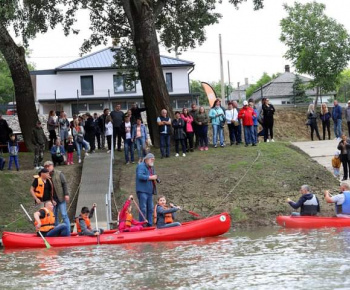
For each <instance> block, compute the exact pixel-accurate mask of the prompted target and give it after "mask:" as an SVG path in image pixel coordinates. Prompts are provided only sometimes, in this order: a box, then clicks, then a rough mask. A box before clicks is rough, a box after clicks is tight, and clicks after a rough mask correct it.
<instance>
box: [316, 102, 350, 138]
mask: <svg viewBox="0 0 350 290" xmlns="http://www.w3.org/2000/svg"><path fill="white" fill-rule="evenodd" d="M322 105H323V104H322ZM345 119H346V123H347V125H348V136H349V137H350V101H348V106H347V107H346V108H345Z"/></svg>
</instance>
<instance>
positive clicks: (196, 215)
mask: <svg viewBox="0 0 350 290" xmlns="http://www.w3.org/2000/svg"><path fill="white" fill-rule="evenodd" d="M187 212H188V213H189V214H191V215H193V216H195V217H199V218H200V217H202V216H201V215H200V214H198V213H195V212H193V211H191V210H188V211H187Z"/></svg>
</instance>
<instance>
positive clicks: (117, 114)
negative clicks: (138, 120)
mask: <svg viewBox="0 0 350 290" xmlns="http://www.w3.org/2000/svg"><path fill="white" fill-rule="evenodd" d="M120 109H121V106H120V105H119V104H118V105H116V106H115V110H114V111H113V112H111V117H112V121H113V141H114V146H116V140H117V137H118V144H117V148H118V151H122V149H121V147H122V135H121V131H120V126H121V124H122V122H123V119H124V113H123V111H121V110H120ZM113 150H114V148H113Z"/></svg>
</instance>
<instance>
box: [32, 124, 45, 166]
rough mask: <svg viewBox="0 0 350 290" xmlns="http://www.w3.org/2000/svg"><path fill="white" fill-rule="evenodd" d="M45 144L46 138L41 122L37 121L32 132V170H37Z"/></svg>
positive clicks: (42, 156)
mask: <svg viewBox="0 0 350 290" xmlns="http://www.w3.org/2000/svg"><path fill="white" fill-rule="evenodd" d="M45 143H46V136H45V133H44V130H43V128H42V127H41V122H40V121H37V122H36V126H35V127H34V128H33V130H32V144H33V145H34V168H35V169H36V170H39V169H40V167H42V166H41V163H42V161H43V158H44V149H45Z"/></svg>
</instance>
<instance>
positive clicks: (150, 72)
mask: <svg viewBox="0 0 350 290" xmlns="http://www.w3.org/2000/svg"><path fill="white" fill-rule="evenodd" d="M127 2H129V1H127ZM124 9H125V10H128V11H126V14H127V15H128V19H129V22H130V26H131V27H132V30H133V41H134V45H135V48H136V58H137V62H138V71H139V77H140V80H141V85H142V91H143V97H144V101H145V105H146V107H147V123H148V128H149V131H150V135H151V139H152V142H153V145H155V146H159V130H158V125H157V117H158V116H160V112H161V110H162V109H166V110H167V111H168V115H169V116H170V117H172V116H173V112H172V107H171V105H170V98H169V94H168V90H167V87H166V84H165V80H164V75H163V70H162V66H161V63H160V54H159V46H158V39H157V33H156V29H155V25H154V22H155V20H154V15H153V11H152V9H151V8H150V7H149V6H148V5H147V1H139V0H132V1H130V2H129V5H128V7H125V6H124Z"/></svg>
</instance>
